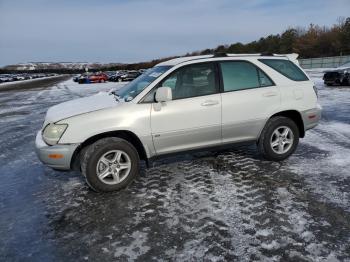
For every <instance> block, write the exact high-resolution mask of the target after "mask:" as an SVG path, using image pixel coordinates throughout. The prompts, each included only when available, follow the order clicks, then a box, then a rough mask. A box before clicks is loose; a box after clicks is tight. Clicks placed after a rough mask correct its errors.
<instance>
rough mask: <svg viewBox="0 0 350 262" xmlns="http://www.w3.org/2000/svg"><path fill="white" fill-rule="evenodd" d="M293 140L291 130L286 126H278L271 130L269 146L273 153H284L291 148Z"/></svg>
mask: <svg viewBox="0 0 350 262" xmlns="http://www.w3.org/2000/svg"><path fill="white" fill-rule="evenodd" d="M293 142H294V134H293V131H292V130H291V129H290V128H289V127H287V126H280V127H277V128H276V129H275V130H274V131H273V133H272V136H271V139H270V146H271V148H272V150H273V151H274V152H275V153H277V154H285V153H287V152H288V151H289V150H290V149H291V148H292V146H293Z"/></svg>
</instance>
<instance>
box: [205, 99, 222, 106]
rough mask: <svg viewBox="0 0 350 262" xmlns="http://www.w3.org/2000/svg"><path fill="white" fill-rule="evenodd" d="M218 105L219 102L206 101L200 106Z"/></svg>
mask: <svg viewBox="0 0 350 262" xmlns="http://www.w3.org/2000/svg"><path fill="white" fill-rule="evenodd" d="M217 104H219V101H215V100H206V101H204V102H203V103H202V104H201V106H214V105H217Z"/></svg>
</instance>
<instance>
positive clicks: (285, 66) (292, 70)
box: [259, 59, 309, 81]
mask: <svg viewBox="0 0 350 262" xmlns="http://www.w3.org/2000/svg"><path fill="white" fill-rule="evenodd" d="M259 61H260V62H262V63H264V64H265V65H267V66H269V67H271V68H273V69H275V70H276V71H277V72H279V73H280V74H282V75H284V76H285V77H288V78H289V79H291V80H294V81H308V80H309V79H308V78H307V76H306V75H305V74H304V72H303V71H302V70H300V68H299V67H297V66H296V65H295V64H294V63H293V62H291V61H289V60H284V59H259Z"/></svg>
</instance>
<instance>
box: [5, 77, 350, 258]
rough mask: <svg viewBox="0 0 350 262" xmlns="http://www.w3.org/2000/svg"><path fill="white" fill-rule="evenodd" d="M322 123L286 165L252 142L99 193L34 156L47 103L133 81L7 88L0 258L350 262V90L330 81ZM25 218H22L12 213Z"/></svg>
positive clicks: (186, 159)
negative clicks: (18, 89)
mask: <svg viewBox="0 0 350 262" xmlns="http://www.w3.org/2000/svg"><path fill="white" fill-rule="evenodd" d="M309 73H310V75H311V76H312V77H313V79H314V80H315V82H316V85H317V88H318V89H319V96H320V102H321V104H322V106H323V107H324V112H323V118H322V121H321V123H320V124H319V126H317V127H316V128H315V129H313V130H311V131H309V132H308V133H307V135H306V137H305V138H304V139H302V140H301V143H300V145H299V147H298V150H297V151H296V153H295V154H294V155H293V156H292V157H291V158H289V159H288V160H286V161H284V162H282V163H274V162H268V161H264V160H262V159H261V158H260V156H259V155H258V153H257V151H256V148H255V147H254V146H250V147H239V148H236V149H232V150H228V151H224V152H217V153H210V152H203V153H197V154H194V155H184V156H181V157H176V158H175V157H173V158H169V159H164V160H162V161H158V162H157V163H156V165H155V166H154V167H152V168H150V169H144V168H143V169H142V170H141V175H140V177H139V178H138V179H137V180H136V181H135V182H134V183H133V184H132V185H131V186H129V187H128V188H127V189H125V190H123V191H121V192H116V193H112V194H97V193H94V192H92V191H90V190H89V189H88V187H87V186H86V184H85V182H84V179H83V177H82V176H81V175H80V174H79V173H75V172H69V173H62V172H57V171H53V170H51V169H49V168H47V167H45V166H43V165H42V164H41V163H40V162H39V161H38V160H37V158H36V156H35V153H34V150H33V146H34V145H33V144H34V137H35V132H36V131H37V130H38V129H40V128H41V125H42V122H43V119H44V115H45V112H46V110H47V108H48V107H50V106H52V105H55V104H57V103H60V102H63V101H67V100H70V99H74V98H79V97H82V96H87V95H91V94H94V93H97V92H99V91H108V90H110V89H111V88H119V87H120V86H121V85H123V84H117V83H104V84H89V85H79V84H77V83H74V82H73V81H72V80H69V81H65V82H62V83H60V84H58V85H56V86H54V87H51V88H48V89H37V90H26V91H22V92H3V93H0V144H1V149H2V150H1V151H0V175H1V176H0V182H1V183H0V198H1V200H2V201H0V213H1V216H0V234H1V238H0V255H1V257H2V258H4V259H5V260H11V261H21V260H34V261H38V260H43V261H62V260H64V261H76V260H92V261H96V260H98V261H111V260H112V261H114V260H118V261H120V260H121V261H127V260H129V261H133V260H137V261H153V260H154V261H164V260H166V261H168V260H174V261H197V260H200V261H202V260H205V261H209V260H210V261H223V260H226V261H233V260H239V261H252V260H259V261H346V260H349V259H350V201H349V200H350V199H349V194H350V173H349V172H350V171H349V170H350V169H349V168H348V166H349V164H350V143H349V136H350V131H349V130H350V128H349V125H350V112H349V111H350V105H349V101H350V88H346V87H332V88H328V87H324V86H323V83H322V79H321V78H320V73H319V72H316V73H315V72H309ZM13 218H16V219H13Z"/></svg>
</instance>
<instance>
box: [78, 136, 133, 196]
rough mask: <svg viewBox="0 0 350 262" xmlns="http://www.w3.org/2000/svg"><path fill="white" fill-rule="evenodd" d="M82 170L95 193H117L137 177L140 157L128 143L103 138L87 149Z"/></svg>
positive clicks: (116, 139)
mask: <svg viewBox="0 0 350 262" xmlns="http://www.w3.org/2000/svg"><path fill="white" fill-rule="evenodd" d="M81 169H82V173H83V175H84V176H85V178H86V182H87V183H88V185H89V186H90V187H91V188H92V189H93V190H94V191H97V192H110V191H116V190H120V189H122V188H124V187H126V186H127V185H129V184H130V183H131V182H132V181H133V180H134V178H135V177H136V176H137V174H138V171H139V156H138V153H137V151H136V149H135V148H134V146H133V145H131V144H130V143H129V142H128V141H126V140H124V139H121V138H103V139H101V140H98V141H97V142H95V143H94V144H92V145H90V146H89V147H88V148H87V150H86V152H85V154H84V156H83V161H82V165H81Z"/></svg>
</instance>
